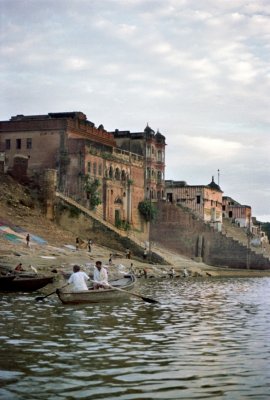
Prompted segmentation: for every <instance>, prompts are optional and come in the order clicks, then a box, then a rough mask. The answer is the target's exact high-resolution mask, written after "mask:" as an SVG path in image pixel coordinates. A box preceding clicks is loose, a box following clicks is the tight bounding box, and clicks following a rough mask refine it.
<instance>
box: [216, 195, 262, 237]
mask: <svg viewBox="0 0 270 400" xmlns="http://www.w3.org/2000/svg"><path fill="white" fill-rule="evenodd" d="M222 214H223V217H225V218H229V219H230V220H231V221H232V222H235V223H236V224H237V225H238V226H240V227H241V228H248V229H249V230H250V231H252V225H253V223H252V212H251V207H250V206H246V205H242V204H240V203H238V202H237V201H235V200H234V199H232V198H231V197H228V196H223V198H222ZM254 228H255V227H254Z"/></svg>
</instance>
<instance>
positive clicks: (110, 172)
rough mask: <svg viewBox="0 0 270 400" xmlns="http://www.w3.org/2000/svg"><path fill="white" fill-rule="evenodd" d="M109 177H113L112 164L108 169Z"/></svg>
mask: <svg viewBox="0 0 270 400" xmlns="http://www.w3.org/2000/svg"><path fill="white" fill-rule="evenodd" d="M109 177H110V178H111V179H112V178H113V167H112V166H110V169H109Z"/></svg>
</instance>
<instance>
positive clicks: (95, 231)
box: [56, 201, 166, 264]
mask: <svg viewBox="0 0 270 400" xmlns="http://www.w3.org/2000/svg"><path fill="white" fill-rule="evenodd" d="M70 211H72V209H70V207H69V206H66V205H65V203H63V202H62V201H59V202H58V206H57V207H56V221H57V223H58V224H59V225H60V226H61V227H63V228H64V229H66V230H68V231H70V232H73V233H74V243H70V244H73V245H74V246H75V240H76V237H79V238H80V239H82V240H84V241H87V240H88V239H92V241H93V243H94V244H95V243H97V244H99V245H101V246H105V247H106V248H111V249H112V251H113V250H117V251H119V252H123V253H124V252H125V249H126V248H129V249H130V250H131V261H130V260H128V262H132V260H133V259H134V258H135V259H136V258H137V259H140V261H142V257H143V247H141V246H139V245H137V244H136V243H135V242H134V241H132V239H129V238H128V237H122V236H120V235H118V234H117V233H116V232H115V231H114V230H111V229H110V228H108V227H107V226H105V225H103V224H102V222H99V221H97V220H94V219H93V218H91V217H90V216H88V215H85V214H84V213H80V212H79V210H77V213H76V215H73V217H71V212H70ZM151 261H152V262H153V263H156V264H158V263H160V264H166V262H165V261H164V260H163V259H162V257H160V256H159V255H158V254H155V253H154V252H153V253H152V254H151Z"/></svg>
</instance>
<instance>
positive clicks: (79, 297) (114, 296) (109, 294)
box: [57, 275, 136, 304]
mask: <svg viewBox="0 0 270 400" xmlns="http://www.w3.org/2000/svg"><path fill="white" fill-rule="evenodd" d="M135 281H136V278H135V276H134V275H128V276H126V277H124V278H121V279H118V280H115V281H110V282H109V283H110V285H112V286H115V288H112V289H98V290H93V289H89V290H84V291H81V292H68V291H63V290H58V291H57V295H58V297H59V299H60V300H61V302H62V303H63V304H96V303H106V302H111V301H115V300H119V299H123V298H128V297H130V295H129V294H128V293H127V292H128V291H130V290H132V289H133V287H134V285H135ZM119 289H121V290H119ZM122 290H123V292H122Z"/></svg>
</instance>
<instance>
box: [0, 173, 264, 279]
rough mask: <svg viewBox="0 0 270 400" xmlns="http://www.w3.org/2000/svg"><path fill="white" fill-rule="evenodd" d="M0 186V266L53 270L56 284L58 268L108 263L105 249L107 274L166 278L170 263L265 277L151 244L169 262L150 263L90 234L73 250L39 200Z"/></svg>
mask: <svg viewBox="0 0 270 400" xmlns="http://www.w3.org/2000/svg"><path fill="white" fill-rule="evenodd" d="M0 189H1V191H0V265H1V266H6V267H7V268H9V269H14V268H15V267H16V265H18V264H19V263H22V264H23V266H24V268H25V269H26V270H29V271H30V270H32V268H31V267H30V265H31V266H32V267H34V268H35V269H36V270H37V271H38V273H41V274H53V275H54V276H55V277H56V278H57V279H56V283H59V281H61V279H62V278H63V272H70V271H72V265H74V264H80V265H81V266H82V267H83V268H85V269H86V271H90V269H91V268H92V267H93V265H94V263H95V261H97V260H101V261H102V262H103V264H105V265H108V264H109V258H110V254H113V265H112V266H109V267H108V268H109V270H110V271H111V273H112V274H117V273H119V274H121V273H124V272H129V271H130V270H131V269H133V271H134V272H135V274H136V275H137V276H142V279H144V278H145V276H147V279H152V278H156V279H163V278H169V276H170V271H171V268H172V266H173V268H174V271H175V277H179V278H182V277H183V271H184V269H185V270H186V271H187V272H188V275H189V277H207V278H212V277H213V278H214V277H263V276H270V270H269V271H268V270H267V271H259V270H256V271H254V270H247V269H245V270H242V269H241V270H238V269H229V268H216V267H212V266H209V265H206V264H204V263H200V262H196V261H195V260H191V259H188V258H187V257H183V256H180V255H179V254H176V253H173V252H171V251H169V250H168V249H164V248H161V247H160V246H158V245H154V244H153V246H152V249H153V251H154V252H156V253H157V254H159V255H160V256H161V257H163V259H165V260H166V261H167V262H168V263H169V264H170V265H160V264H152V263H151V260H148V263H147V262H144V260H143V259H140V258H139V257H137V258H135V259H134V258H133V256H132V257H131V259H130V260H129V259H126V258H125V251H124V249H123V251H119V250H115V249H113V248H108V247H106V246H103V245H101V244H97V243H95V237H94V234H93V236H92V237H91V238H92V240H93V246H92V251H91V253H90V252H88V251H87V244H86V238H85V241H83V240H82V241H81V245H80V247H79V249H78V250H76V248H75V240H76V237H75V236H74V233H72V232H70V231H68V230H64V229H62V228H61V227H59V226H58V225H56V224H55V223H53V222H51V221H49V220H48V219H46V218H45V216H44V214H43V210H42V208H41V205H40V203H39V202H38V200H34V198H35V197H34V195H33V193H32V192H30V191H29V190H28V188H25V187H23V186H21V185H19V184H18V183H17V182H15V181H13V180H12V179H11V178H10V177H8V176H6V177H5V179H4V181H3V182H1V184H0ZM36 197H37V194H36ZM74 223H76V221H75V220H74ZM14 229H15V230H14ZM26 233H29V234H30V238H31V240H30V248H28V247H27V246H26V241H25V236H26ZM82 239H84V238H82ZM104 242H105V240H104ZM101 243H102V240H101ZM131 264H133V265H131Z"/></svg>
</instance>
